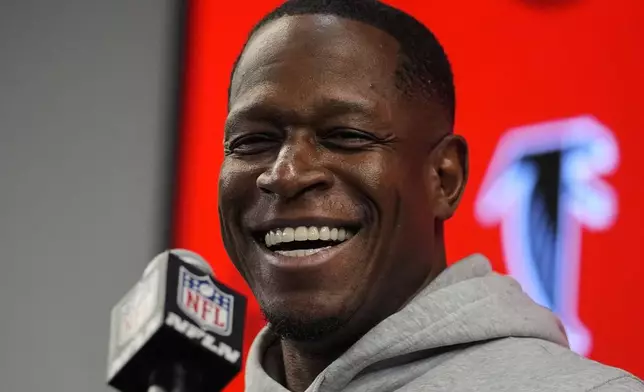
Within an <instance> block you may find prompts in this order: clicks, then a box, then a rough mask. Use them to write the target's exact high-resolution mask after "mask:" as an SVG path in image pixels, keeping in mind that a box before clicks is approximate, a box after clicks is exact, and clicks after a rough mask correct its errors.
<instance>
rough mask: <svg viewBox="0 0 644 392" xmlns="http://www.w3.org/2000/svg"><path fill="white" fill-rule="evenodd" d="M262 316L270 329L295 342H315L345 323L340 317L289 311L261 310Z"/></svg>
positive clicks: (331, 333)
mask: <svg viewBox="0 0 644 392" xmlns="http://www.w3.org/2000/svg"><path fill="white" fill-rule="evenodd" d="M262 312H263V313H264V318H265V319H266V321H267V322H268V324H269V328H270V329H271V331H272V332H273V333H275V334H277V335H278V336H280V337H281V338H282V339H285V340H292V341H296V342H316V341H320V340H323V339H325V338H327V337H329V336H331V335H333V334H334V333H335V332H337V331H338V330H339V329H340V328H342V327H343V326H344V325H345V324H346V320H344V319H343V318H341V317H334V316H331V317H319V316H307V315H304V314H293V313H291V312H289V313H286V312H271V311H268V310H263V311H262Z"/></svg>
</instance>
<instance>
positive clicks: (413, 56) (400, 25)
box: [228, 0, 456, 122]
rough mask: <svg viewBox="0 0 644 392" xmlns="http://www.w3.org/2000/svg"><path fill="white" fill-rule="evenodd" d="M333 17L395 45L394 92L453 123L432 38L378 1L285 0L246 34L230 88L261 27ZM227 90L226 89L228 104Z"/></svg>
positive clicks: (451, 100)
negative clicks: (428, 103)
mask: <svg viewBox="0 0 644 392" xmlns="http://www.w3.org/2000/svg"><path fill="white" fill-rule="evenodd" d="M315 14H319V15H334V16H338V17H341V18H346V19H350V20H354V21H358V22H362V23H365V24H368V25H371V26H373V27H375V28H377V29H379V30H382V31H384V32H386V33H388V34H389V35H391V36H392V37H393V38H395V39H396V40H397V41H398V43H399V45H400V51H399V57H400V63H399V65H398V70H397V72H396V84H397V86H398V88H399V89H400V90H401V91H402V92H404V93H405V94H407V95H409V96H414V95H418V94H420V95H421V96H422V97H424V98H427V99H433V100H435V101H437V102H438V103H440V104H441V105H442V106H444V108H445V109H446V110H447V112H448V115H449V116H450V121H452V122H453V121H454V116H455V111H456V97H455V95H456V94H455V88H454V77H453V74H452V67H451V65H450V63H449V60H448V58H447V54H446V53H445V51H444V49H443V47H442V46H441V44H440V42H438V39H437V38H436V37H435V36H434V34H433V33H432V32H431V31H430V30H429V29H428V28H427V27H425V26H424V25H423V24H422V23H420V22H419V21H418V20H416V19H415V18H414V17H413V16H411V15H409V14H406V13H405V12H403V11H400V10H398V9H396V8H393V7H391V6H389V5H387V4H384V3H381V2H380V1H378V0H288V1H286V2H285V3H283V4H282V5H281V6H279V7H277V8H276V9H274V10H273V11H272V12H270V13H269V14H267V15H266V16H264V18H263V19H262V20H260V21H259V22H258V23H257V24H256V25H255V27H253V29H252V30H251V31H250V33H249V34H248V39H247V40H246V43H245V44H244V47H243V49H242V50H241V52H240V53H239V56H238V57H237V59H236V60H235V63H234V65H233V70H232V72H231V76H230V85H232V79H233V77H234V75H235V71H236V70H237V66H238V64H239V61H240V59H241V57H242V55H243V53H244V50H245V49H246V45H248V42H249V41H250V40H251V38H252V37H253V35H254V34H255V33H256V32H257V31H258V30H259V29H260V28H261V27H262V26H264V25H266V24H268V23H269V22H271V21H274V20H277V19H279V18H281V17H283V16H293V15H315ZM230 95H231V87H230V86H229V87H228V101H229V103H230Z"/></svg>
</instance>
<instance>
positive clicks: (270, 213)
mask: <svg viewBox="0 0 644 392" xmlns="http://www.w3.org/2000/svg"><path fill="white" fill-rule="evenodd" d="M292 215H313V216H324V217H337V218H344V219H354V220H361V221H363V220H364V219H365V218H366V217H367V216H368V214H367V208H366V205H365V204H364V203H358V202H356V201H354V200H351V199H350V198H348V197H338V196H333V195H316V196H307V195H302V196H301V197H298V198H293V199H285V198H281V197H278V196H275V195H266V197H260V199H259V200H258V202H257V203H256V204H255V206H254V208H251V209H250V210H249V211H248V216H246V218H247V219H251V220H257V219H259V220H268V219H274V218H277V217H283V216H292Z"/></svg>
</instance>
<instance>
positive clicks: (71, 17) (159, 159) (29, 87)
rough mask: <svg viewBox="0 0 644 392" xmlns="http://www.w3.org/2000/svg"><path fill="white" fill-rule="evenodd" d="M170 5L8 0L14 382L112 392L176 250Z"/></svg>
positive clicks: (3, 203)
mask: <svg viewBox="0 0 644 392" xmlns="http://www.w3.org/2000/svg"><path fill="white" fill-rule="evenodd" d="M171 4H172V2H171V1H170V0H109V1H106V0H55V1H50V0H31V1H30V0H0V252H1V255H2V256H1V257H2V259H1V262H2V264H1V269H0V318H1V319H0V391H1V392H5V391H6V392H38V391H65V392H75V391H79V392H80V391H107V390H109V389H108V388H107V387H106V386H104V379H105V362H106V355H107V342H108V321H109V310H110V308H111V307H112V305H113V304H114V303H115V302H116V301H117V300H118V299H119V298H120V297H121V296H122V295H123V294H124V293H125V292H126V291H127V290H128V289H129V287H130V286H131V285H133V284H134V282H135V281H136V280H137V279H138V277H139V276H140V274H141V272H142V271H143V268H144V266H145V264H146V263H147V260H149V259H151V258H152V257H153V256H154V254H156V253H157V252H159V251H160V250H161V248H162V247H163V245H164V244H163V236H162V232H163V229H164V228H165V222H164V221H165V218H166V216H165V208H166V205H165V204H164V203H165V202H166V197H165V196H167V186H166V185H167V183H166V181H165V179H164V177H167V169H168V165H167V162H166V160H167V158H168V156H169V155H170V154H169V151H170V150H169V148H168V144H169V143H170V142H171V140H170V139H169V138H168V137H167V131H168V128H169V124H168V122H169V121H168V120H169V119H170V118H171V116H169V115H168V112H169V105H168V104H169V98H170V97H169V88H171V87H172V86H171V85H170V84H169V82H171V78H169V77H170V76H171V73H172V69H171V67H169V65H170V63H169V62H168V59H169V56H170V55H171V53H170V51H171V50H172V49H173V48H172V46H173V45H171V43H172V40H171V39H170V35H171V34H170V32H171V31H172V27H173V25H174V23H175V18H174V17H173V14H174V13H175V9H174V8H173V7H172V6H171Z"/></svg>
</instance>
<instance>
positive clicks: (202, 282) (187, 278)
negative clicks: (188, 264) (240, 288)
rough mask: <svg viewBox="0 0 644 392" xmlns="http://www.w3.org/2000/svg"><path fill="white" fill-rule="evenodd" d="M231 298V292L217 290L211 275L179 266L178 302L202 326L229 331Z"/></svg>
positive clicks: (231, 311)
mask: <svg viewBox="0 0 644 392" xmlns="http://www.w3.org/2000/svg"><path fill="white" fill-rule="evenodd" d="M233 299H234V298H233V296H232V295H230V294H226V293H224V292H222V291H221V290H219V288H218V287H217V286H215V283H214V282H213V281H212V279H211V278H210V276H208V275H205V276H197V275H195V274H193V273H191V272H190V271H188V270H187V269H186V268H185V267H181V273H180V274H179V288H178V292H177V300H178V301H177V302H178V304H179V308H180V309H181V310H182V311H183V312H184V313H185V314H186V316H188V317H190V318H191V319H193V320H194V321H195V322H196V323H197V324H199V326H201V328H203V329H206V330H209V331H212V332H214V333H216V334H219V335H222V336H228V335H230V333H231V331H232V326H233V305H234V304H233Z"/></svg>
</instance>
